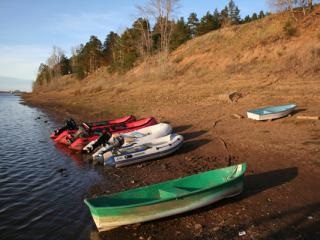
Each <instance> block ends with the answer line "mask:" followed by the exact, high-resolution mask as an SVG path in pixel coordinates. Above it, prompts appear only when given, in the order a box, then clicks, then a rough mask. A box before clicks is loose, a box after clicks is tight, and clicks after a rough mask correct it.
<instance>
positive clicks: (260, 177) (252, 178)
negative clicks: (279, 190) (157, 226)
mask: <svg viewBox="0 0 320 240" xmlns="http://www.w3.org/2000/svg"><path fill="white" fill-rule="evenodd" d="M297 176H298V168H297V167H290V168H284V169H278V170H272V171H269V172H264V173H257V174H252V175H247V176H245V178H244V190H243V192H242V193H241V194H240V195H238V196H235V197H232V198H227V199H224V200H221V201H219V202H217V203H214V204H211V205H208V206H206V207H203V208H199V209H195V210H193V211H190V212H186V213H182V214H179V216H180V217H181V216H189V215H192V214H201V213H203V212H207V211H210V210H213V209H215V208H218V207H222V206H225V205H228V204H231V203H235V202H239V201H242V200H244V199H246V198H249V197H251V196H254V195H256V194H259V193H261V192H263V191H265V190H268V189H271V188H274V187H277V186H280V185H282V184H285V183H287V182H290V181H292V180H293V179H295V178H296V177H297ZM175 217H176V216H171V217H167V218H165V219H167V220H169V219H174V218H175ZM157 221H159V222H160V221H161V220H160V219H159V220H155V221H154V222H157Z"/></svg>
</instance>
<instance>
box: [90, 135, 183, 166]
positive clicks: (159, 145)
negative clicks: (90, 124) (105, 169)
mask: <svg viewBox="0 0 320 240" xmlns="http://www.w3.org/2000/svg"><path fill="white" fill-rule="evenodd" d="M182 143H183V137H182V136H181V135H179V134H175V133H173V134H169V135H167V136H164V137H160V138H156V139H153V140H150V141H148V142H145V143H143V144H140V145H138V146H132V147H124V148H118V149H117V148H116V149H112V151H108V152H106V153H103V154H97V155H95V160H96V161H97V162H100V163H103V164H104V165H107V166H112V167H123V166H127V165H131V164H135V163H140V162H144V161H147V160H152V159H157V158H162V157H165V156H167V155H170V154H171V153H173V152H175V151H177V150H178V149H179V148H180V147H181V145H182Z"/></svg>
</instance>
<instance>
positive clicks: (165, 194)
mask: <svg viewBox="0 0 320 240" xmlns="http://www.w3.org/2000/svg"><path fill="white" fill-rule="evenodd" d="M245 170H246V164H239V165H235V166H230V167H226V168H221V169H217V170H212V171H208V172H204V173H199V174H195V175H191V176H187V177H184V178H178V179H174V180H170V181H166V182H162V183H158V184H154V185H149V186H145V187H141V188H135V189H131V190H128V191H124V192H119V193H114V194H110V195H105V196H100V197H97V198H91V199H86V200H85V202H86V203H87V204H88V205H89V207H94V208H99V207H103V208H108V207H113V208H114V207H123V206H127V207H130V205H139V204H147V203H148V202H155V201H164V200H170V199H175V198H179V197H181V196H184V195H189V194H192V193H194V192H197V191H200V190H204V189H207V188H214V187H216V186H219V185H222V184H225V183H227V182H230V181H232V180H234V179H236V178H238V177H240V176H242V175H243V174H244V172H245Z"/></svg>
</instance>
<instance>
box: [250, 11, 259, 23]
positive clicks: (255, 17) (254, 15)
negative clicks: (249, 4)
mask: <svg viewBox="0 0 320 240" xmlns="http://www.w3.org/2000/svg"><path fill="white" fill-rule="evenodd" d="M251 20H252V21H255V20H258V15H257V14H256V13H255V12H254V13H253V14H252V17H251Z"/></svg>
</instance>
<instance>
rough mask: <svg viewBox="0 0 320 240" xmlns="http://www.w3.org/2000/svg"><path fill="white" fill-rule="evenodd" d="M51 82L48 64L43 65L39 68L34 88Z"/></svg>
mask: <svg viewBox="0 0 320 240" xmlns="http://www.w3.org/2000/svg"><path fill="white" fill-rule="evenodd" d="M50 81H51V72H50V68H49V66H48V65H47V64H44V63H41V64H40V66H39V68H38V74H37V77H36V80H35V83H34V84H33V88H36V87H41V86H44V85H47V84H49V83H50Z"/></svg>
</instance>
